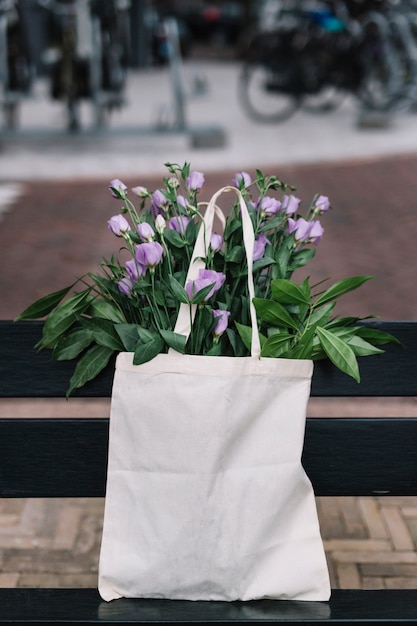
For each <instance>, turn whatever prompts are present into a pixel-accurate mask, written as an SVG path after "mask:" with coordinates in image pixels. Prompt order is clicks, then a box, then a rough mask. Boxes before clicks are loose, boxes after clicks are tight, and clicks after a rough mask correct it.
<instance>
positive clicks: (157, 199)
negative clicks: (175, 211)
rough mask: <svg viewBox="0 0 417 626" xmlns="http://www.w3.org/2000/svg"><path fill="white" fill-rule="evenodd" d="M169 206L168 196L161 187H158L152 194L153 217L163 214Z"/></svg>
mask: <svg viewBox="0 0 417 626" xmlns="http://www.w3.org/2000/svg"><path fill="white" fill-rule="evenodd" d="M168 206H169V202H168V200H167V198H166V196H165V195H164V194H163V193H162V191H161V190H160V189H156V191H154V192H153V194H152V204H151V213H152V215H153V217H156V216H157V215H163V214H164V212H165V210H166V209H167V208H168Z"/></svg>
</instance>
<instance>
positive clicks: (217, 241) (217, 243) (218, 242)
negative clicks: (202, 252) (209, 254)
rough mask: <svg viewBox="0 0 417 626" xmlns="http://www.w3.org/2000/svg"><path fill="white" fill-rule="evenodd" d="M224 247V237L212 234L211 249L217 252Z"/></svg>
mask: <svg viewBox="0 0 417 626" xmlns="http://www.w3.org/2000/svg"><path fill="white" fill-rule="evenodd" d="M222 245H223V237H222V236H221V235H219V234H218V233H212V234H211V237H210V248H211V249H212V250H213V252H217V251H218V250H220V249H221V247H222Z"/></svg>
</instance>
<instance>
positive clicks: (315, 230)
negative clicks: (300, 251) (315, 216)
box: [310, 220, 324, 244]
mask: <svg viewBox="0 0 417 626" xmlns="http://www.w3.org/2000/svg"><path fill="white" fill-rule="evenodd" d="M323 234H324V228H323V226H322V225H321V224H320V222H319V221H318V220H313V221H312V222H311V228H310V241H311V242H312V243H314V244H316V243H319V242H320V241H321V238H322V237H323Z"/></svg>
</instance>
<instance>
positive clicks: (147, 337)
mask: <svg viewBox="0 0 417 626" xmlns="http://www.w3.org/2000/svg"><path fill="white" fill-rule="evenodd" d="M136 329H137V331H138V335H139V337H140V340H141V342H142V343H148V341H152V340H153V339H159V338H160V336H159V333H157V332H156V331H155V330H153V329H151V328H143V326H136Z"/></svg>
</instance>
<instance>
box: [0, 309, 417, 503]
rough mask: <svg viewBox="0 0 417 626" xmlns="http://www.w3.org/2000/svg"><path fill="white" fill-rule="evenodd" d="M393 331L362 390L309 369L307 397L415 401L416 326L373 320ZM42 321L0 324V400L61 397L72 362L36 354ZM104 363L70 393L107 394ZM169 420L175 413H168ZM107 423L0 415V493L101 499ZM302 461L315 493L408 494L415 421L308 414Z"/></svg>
mask: <svg viewBox="0 0 417 626" xmlns="http://www.w3.org/2000/svg"><path fill="white" fill-rule="evenodd" d="M372 326H376V327H378V328H381V330H384V331H387V332H390V333H392V334H393V335H395V336H396V337H397V338H398V339H399V341H400V342H401V343H402V345H401V346H399V345H396V344H390V345H388V346H386V348H385V349H386V351H385V353H384V354H382V355H378V356H372V357H366V358H363V359H360V370H361V377H362V380H361V384H359V385H358V384H357V383H356V382H355V381H354V380H352V379H350V378H349V377H348V376H346V375H344V374H342V373H340V372H339V371H338V370H337V369H336V368H334V367H333V366H332V365H331V364H329V363H328V362H318V363H316V365H315V369H314V375H313V383H312V391H311V395H312V396H313V397H340V398H343V397H354V396H359V397H365V396H370V397H372V396H375V397H380V396H383V397H389V396H392V397H400V396H408V397H412V396H417V322H372ZM41 331H42V323H41V322H19V323H13V322H10V321H0V397H2V398H59V397H64V396H65V392H66V389H67V386H68V381H69V378H70V376H71V373H72V370H73V365H74V364H70V363H67V362H59V363H57V362H55V361H51V358H50V355H49V354H48V353H46V352H41V353H38V352H37V351H36V350H35V349H34V345H35V343H36V342H37V341H38V339H39V338H40V336H41ZM112 375H113V363H112V364H110V366H109V367H108V368H107V369H106V371H105V372H104V373H103V375H102V376H100V378H99V379H97V380H96V381H94V382H93V383H91V384H89V385H87V386H86V387H85V388H83V389H81V390H79V391H78V393H77V394H74V395H78V396H79V397H96V398H101V397H109V396H110V394H111V384H112ZM173 419H174V417H173ZM107 442H108V418H103V419H95V418H92V419H91V418H90V419H82V416H80V418H76V419H62V418H59V419H54V418H46V419H32V418H29V419H17V418H13V416H10V418H7V419H0V496H2V497H102V496H104V492H105V479H106V465H107ZM303 464H304V467H305V469H306V471H307V473H308V475H309V476H310V478H311V480H312V483H313V487H314V490H315V493H316V495H320V496H321V495H324V496H325V495H358V496H361V495H417V418H381V419H380V418H360V417H358V418H346V419H345V418H311V419H308V420H307V427H306V438H305V448H304V454H303Z"/></svg>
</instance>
